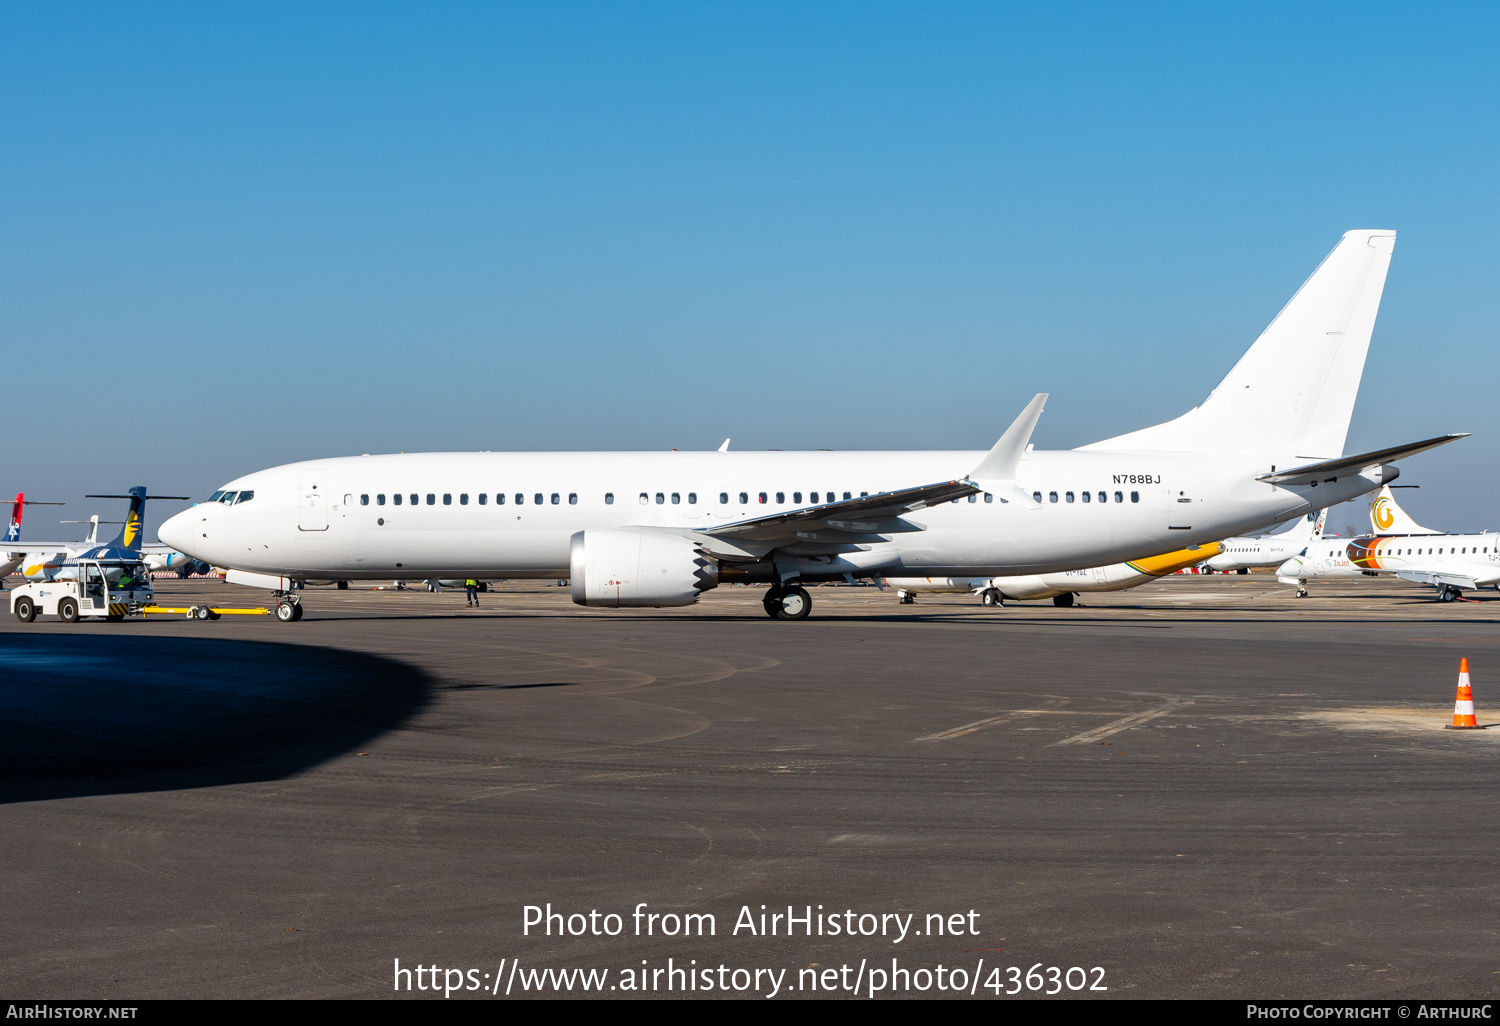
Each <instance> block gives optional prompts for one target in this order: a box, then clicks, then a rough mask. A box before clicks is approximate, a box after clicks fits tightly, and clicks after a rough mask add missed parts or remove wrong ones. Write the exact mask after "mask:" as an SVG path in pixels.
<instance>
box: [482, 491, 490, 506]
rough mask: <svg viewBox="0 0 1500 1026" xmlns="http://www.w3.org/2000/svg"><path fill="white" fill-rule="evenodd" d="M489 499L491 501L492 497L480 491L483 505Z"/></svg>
mask: <svg viewBox="0 0 1500 1026" xmlns="http://www.w3.org/2000/svg"><path fill="white" fill-rule="evenodd" d="M489 501H490V497H489V496H488V495H486V494H485V493H484V492H480V493H479V504H480V505H481V506H483V505H485V504H486V503H488V502H489Z"/></svg>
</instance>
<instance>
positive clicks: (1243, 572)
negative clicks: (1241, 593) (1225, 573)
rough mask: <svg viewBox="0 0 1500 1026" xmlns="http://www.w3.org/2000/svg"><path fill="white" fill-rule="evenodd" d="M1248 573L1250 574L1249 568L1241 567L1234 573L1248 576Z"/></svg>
mask: <svg viewBox="0 0 1500 1026" xmlns="http://www.w3.org/2000/svg"><path fill="white" fill-rule="evenodd" d="M1249 572H1250V568H1249V567H1248V566H1242V567H1240V568H1239V569H1238V570H1236V571H1235V573H1237V574H1248V573H1249Z"/></svg>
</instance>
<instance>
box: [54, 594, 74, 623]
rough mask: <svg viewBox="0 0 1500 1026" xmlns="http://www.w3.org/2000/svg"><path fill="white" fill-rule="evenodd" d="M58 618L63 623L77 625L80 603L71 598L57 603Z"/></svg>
mask: <svg viewBox="0 0 1500 1026" xmlns="http://www.w3.org/2000/svg"><path fill="white" fill-rule="evenodd" d="M57 618H58V619H59V620H61V621H62V622H63V623H77V622H78V603H77V602H74V601H73V600H72V599H70V598H65V599H62V600H61V601H59V602H58V603H57Z"/></svg>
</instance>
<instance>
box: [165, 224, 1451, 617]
mask: <svg viewBox="0 0 1500 1026" xmlns="http://www.w3.org/2000/svg"><path fill="white" fill-rule="evenodd" d="M1395 240H1396V235H1395V233H1394V232H1391V231H1374V230H1361V231H1352V232H1349V233H1347V234H1346V235H1345V236H1344V237H1343V239H1342V240H1341V241H1340V242H1339V244H1338V245H1337V246H1336V247H1335V248H1334V250H1333V251H1332V252H1331V253H1330V254H1329V255H1328V257H1327V258H1326V259H1324V261H1323V263H1322V264H1321V265H1319V267H1318V269H1317V270H1316V271H1315V272H1314V273H1313V275H1312V277H1310V278H1309V279H1308V280H1307V282H1306V283H1305V284H1304V285H1303V286H1302V288H1301V289H1299V290H1298V292H1297V294H1296V295H1295V296H1293V297H1292V299H1291V301H1290V302H1289V303H1287V305H1286V306H1285V307H1284V308H1283V309H1282V310H1281V312H1280V313H1279V314H1278V315H1277V316H1276V318H1275V320H1273V321H1272V322H1271V324H1270V326H1269V327H1267V328H1266V330H1265V331H1264V332H1263V333H1262V334H1261V336H1260V338H1259V339H1258V340H1257V341H1256V342H1255V344H1254V345H1253V346H1251V347H1250V350H1249V351H1248V352H1247V353H1246V354H1245V355H1244V356H1243V357H1242V358H1241V359H1240V361H1239V363H1237V364H1236V365H1235V367H1234V369H1233V370H1231V371H1230V372H1229V375H1228V376H1227V377H1226V378H1225V379H1224V380H1223V381H1222V382H1220V384H1219V387H1218V388H1216V389H1215V390H1214V391H1213V392H1212V393H1211V394H1210V395H1209V397H1208V398H1207V399H1206V400H1205V401H1204V402H1203V403H1202V405H1200V406H1198V407H1195V408H1194V409H1192V410H1190V411H1188V412H1187V413H1185V414H1183V415H1182V416H1180V417H1178V418H1176V419H1175V420H1171V421H1168V422H1166V423H1163V424H1158V425H1156V426H1154V427H1148V428H1144V429H1142V430H1140V431H1135V432H1132V433H1130V434H1126V435H1121V436H1119V437H1117V438H1110V439H1106V440H1105V441H1101V442H1095V443H1093V444H1091V445H1086V446H1083V447H1081V448H1079V449H1074V450H1070V451H1063V452H1044V451H1028V449H1027V443H1028V441H1029V440H1030V438H1031V433H1032V429H1033V428H1034V427H1035V425H1036V422H1037V418H1038V417H1039V416H1040V415H1041V412H1042V404H1043V402H1044V400H1045V399H1046V396H1045V395H1038V396H1037V397H1036V398H1035V399H1034V400H1032V402H1031V403H1030V404H1029V405H1028V406H1027V407H1026V409H1025V411H1023V412H1022V414H1021V415H1020V416H1019V417H1018V418H1016V421H1015V423H1013V424H1012V425H1011V426H1010V428H1009V429H1008V430H1007V431H1006V432H1005V434H1004V435H1002V436H1001V438H1000V440H999V441H998V442H996V443H995V446H994V448H992V449H991V450H990V451H989V452H987V453H986V452H983V451H977V452H785V453H783V452H646V453H617V452H577V453H553V452H529V453H487V452H486V453H413V454H400V455H383V456H354V457H340V458H331V459H320V460H310V461H307V462H303V463H293V464H288V465H286V466H281V467H275V468H272V469H269V470H263V471H259V472H257V473H253V474H248V475H246V476H244V477H241V478H238V479H236V480H234V481H231V482H229V483H228V484H226V485H224V487H223V489H221V492H220V494H219V495H218V498H219V500H220V501H216V502H206V503H202V504H199V505H196V506H194V507H192V508H191V509H189V510H185V511H183V512H182V513H179V514H178V515H176V516H174V517H173V518H172V519H170V520H168V521H167V522H166V523H165V524H163V525H162V527H161V530H160V531H159V532H158V534H159V537H160V538H161V540H162V541H163V542H165V543H166V544H168V545H171V546H172V547H174V548H176V549H178V550H179V551H181V552H185V553H187V554H188V555H190V556H192V557H193V558H195V559H201V560H204V561H205V562H208V563H212V564H214V565H216V566H221V567H226V568H229V573H228V574H227V575H226V579H227V580H229V581H231V582H238V583H242V584H252V585H258V586H261V587H265V588H269V589H272V590H273V591H275V592H276V593H277V608H276V615H277V617H278V618H279V619H282V620H284V621H286V620H295V619H297V618H298V617H299V616H300V614H301V604H300V602H299V596H298V595H297V593H296V590H295V587H296V584H297V582H299V581H304V580H359V579H363V580H376V579H379V580H390V579H392V578H418V579H425V578H464V577H492V578H493V577H514V578H526V577H532V578H557V577H568V578H570V579H571V586H572V592H573V600H574V601H575V602H578V603H580V604H583V605H591V606H610V607H620V606H684V605H689V604H691V603H693V602H696V601H697V599H698V597H699V595H700V594H701V593H702V592H704V591H705V590H707V589H709V588H713V587H716V586H717V585H719V584H720V583H728V582H763V583H767V584H770V585H771V587H770V588H768V589H767V592H766V596H765V608H766V612H767V614H768V615H770V616H773V617H776V618H779V619H787V620H797V619H802V618H803V617H805V616H807V614H808V611H809V609H810V607H811V598H810V596H809V595H808V593H807V591H806V590H805V589H804V588H803V587H802V585H803V584H804V583H811V582H819V581H831V580H838V579H841V578H842V579H853V578H856V577H876V576H886V577H907V576H911V577H926V576H944V577H996V576H1016V575H1025V574H1045V573H1054V572H1056V571H1061V570H1071V569H1076V568H1079V567H1092V566H1105V565H1108V564H1111V563H1119V562H1124V561H1126V560H1132V559H1140V558H1144V557H1147V556H1151V555H1154V554H1156V553H1160V552H1167V551H1171V550H1175V549H1180V548H1184V547H1186V546H1188V545H1194V544H1206V543H1208V542H1211V541H1215V540H1217V539H1219V538H1223V537H1225V536H1227V535H1234V534H1239V533H1245V532H1250V531H1254V530H1258V529H1261V528H1265V527H1269V526H1271V525H1272V524H1276V523H1280V522H1282V521H1284V520H1287V519H1289V518H1291V517H1295V516H1301V515H1304V514H1306V513H1308V512H1311V511H1312V510H1315V509H1322V508H1323V507H1325V506H1330V505H1333V504H1335V503H1338V502H1343V501H1345V500H1347V499H1351V498H1354V497H1355V496H1357V495H1362V494H1364V493H1366V492H1368V491H1371V490H1373V489H1375V488H1378V487H1379V486H1380V485H1381V484H1383V483H1386V482H1389V481H1392V480H1394V479H1395V477H1396V476H1397V473H1398V471H1397V469H1396V468H1395V467H1394V466H1392V465H1391V464H1392V462H1393V461H1395V460H1397V459H1400V458H1402V457H1405V456H1410V455H1412V454H1414V453H1419V452H1422V451H1424V450H1427V449H1430V448H1433V447H1434V446H1437V445H1441V444H1443V443H1445V442H1448V441H1452V440H1453V439H1454V438H1458V437H1461V436H1459V435H1444V436H1441V437H1437V438H1430V439H1426V440H1424V441H1420V442H1413V443H1409V444H1406V445H1399V446H1395V447H1393V448H1389V449H1382V450H1380V451H1377V452H1367V453H1360V454H1359V455H1355V456H1344V455H1342V453H1343V451H1344V439H1345V435H1346V434H1347V432H1348V428H1349V418H1350V415H1351V413H1352V411H1353V409H1354V401H1355V396H1356V394H1357V393H1358V390H1359V381H1360V376H1361V374H1362V373H1363V371H1364V364H1365V354H1366V352H1367V350H1368V347H1369V341H1370V333H1371V331H1372V329H1373V328H1374V324H1375V314H1376V311H1377V309H1378V307H1379V304H1380V295H1381V291H1382V289H1383V288H1384V285H1385V277H1386V270H1387V268H1388V267H1389V265H1390V258H1391V251H1392V248H1393V247H1394V244H1395ZM225 494H232V495H233V496H234V501H233V502H232V503H226V502H224V501H222V500H223V497H224V495H225ZM252 496H253V498H252Z"/></svg>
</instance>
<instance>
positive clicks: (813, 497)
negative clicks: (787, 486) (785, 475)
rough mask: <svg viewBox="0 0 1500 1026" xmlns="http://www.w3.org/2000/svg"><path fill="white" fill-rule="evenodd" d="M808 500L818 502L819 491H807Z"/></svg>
mask: <svg viewBox="0 0 1500 1026" xmlns="http://www.w3.org/2000/svg"><path fill="white" fill-rule="evenodd" d="M807 501H808V502H817V501H818V493H817V492H808V493H807Z"/></svg>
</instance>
